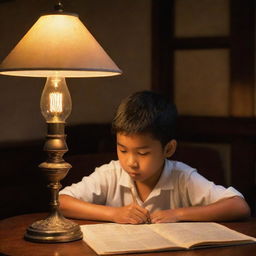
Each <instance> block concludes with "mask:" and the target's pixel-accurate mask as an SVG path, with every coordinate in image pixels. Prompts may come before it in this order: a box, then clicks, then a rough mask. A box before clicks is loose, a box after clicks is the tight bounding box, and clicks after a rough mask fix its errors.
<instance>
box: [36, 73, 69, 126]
mask: <svg viewBox="0 0 256 256" xmlns="http://www.w3.org/2000/svg"><path fill="white" fill-rule="evenodd" d="M40 108H41V112H42V115H43V116H44V118H45V120H46V122H47V123H65V120H66V119H67V117H68V116H69V115H70V113H71V109H72V102H71V97H70V94H69V91H68V87H67V84H66V81H65V78H63V77H48V78H47V81H46V84H45V86H44V90H43V93H42V96H41V102H40Z"/></svg>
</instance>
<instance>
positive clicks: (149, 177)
mask: <svg viewBox="0 0 256 256" xmlns="http://www.w3.org/2000/svg"><path fill="white" fill-rule="evenodd" d="M116 137H117V155H118V158H119V161H120V164H121V166H122V168H123V169H124V170H125V171H126V172H127V173H128V174H129V175H130V177H131V178H132V179H133V180H134V181H135V182H141V183H145V184H148V185H152V186H155V184H156V183H157V181H158V179H159V177H160V175H161V173H162V170H163V167H164V160H165V158H166V157H169V156H170V155H169V153H168V152H169V151H168V149H167V146H166V147H165V148H163V146H162V144H161V143H160V141H158V140H156V139H154V138H153V137H152V136H151V135H150V134H148V133H146V134H128V135H127V134H123V133H117V135H116ZM167 145H168V144H167Z"/></svg>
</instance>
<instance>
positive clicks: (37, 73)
mask: <svg viewBox="0 0 256 256" xmlns="http://www.w3.org/2000/svg"><path fill="white" fill-rule="evenodd" d="M0 73H1V74H3V75H10V76H28V77H46V78H47V80H46V84H45V87H44V89H43V93H42V96H41V102H40V107H41V112H42V115H43V116H44V118H45V120H46V123H47V128H48V132H47V136H46V142H45V145H44V151H46V152H47V154H48V158H47V160H46V161H45V162H43V163H41V164H40V165H39V167H40V169H41V170H42V171H43V173H44V174H45V176H46V177H47V180H48V183H49V185H48V187H49V189H50V194H51V199H50V214H49V216H48V217H47V218H46V219H43V220H39V221H36V222H34V223H33V224H31V225H30V226H29V227H28V228H27V230H26V233H25V238H26V239H28V240H30V241H33V242H48V243H54V242H70V241H74V240H78V239H81V238H82V232H81V230H80V227H79V225H77V224H75V223H74V222H72V221H70V220H68V219H66V218H64V217H63V216H62V214H61V213H60V211H59V201H58V192H59V189H60V188H61V185H60V180H61V179H63V178H64V177H65V176H66V174H67V173H68V171H69V169H70V168H71V165H70V164H69V163H67V162H65V161H64V159H63V155H64V154H65V153H66V152H67V151H68V148H67V145H66V139H65V136H66V135H65V120H66V118H67V117H68V116H69V114H70V112H71V108H72V101H71V97H70V94H69V91H68V87H67V85H66V82H65V77H101V76H114V75H118V74H121V70H120V69H119V68H118V67H117V66H116V64H115V63H114V62H113V61H112V60H111V59H110V57H109V56H108V55H107V54H106V52H105V51H104V50H103V49H102V47H101V46H100V45H99V44H98V42H97V41H96V40H95V38H94V37H93V36H92V35H91V34H90V32H89V31H88V30H87V29H86V27H85V26H84V25H83V23H82V22H81V21H80V20H79V18H78V15H77V14H73V13H66V12H64V11H63V7H62V4H61V3H59V4H57V5H56V7H55V11H54V12H52V13H48V14H45V15H42V16H41V17H40V18H39V19H38V20H37V21H36V23H35V24H34V25H33V26H32V27H31V28H30V30H29V31H28V32H27V33H26V34H25V36H24V37H23V38H22V39H21V40H20V41H19V42H18V44H17V45H16V46H15V47H14V49H13V50H12V51H11V52H10V54H9V55H8V56H7V57H6V58H5V59H4V60H3V62H2V63H1V65H0Z"/></svg>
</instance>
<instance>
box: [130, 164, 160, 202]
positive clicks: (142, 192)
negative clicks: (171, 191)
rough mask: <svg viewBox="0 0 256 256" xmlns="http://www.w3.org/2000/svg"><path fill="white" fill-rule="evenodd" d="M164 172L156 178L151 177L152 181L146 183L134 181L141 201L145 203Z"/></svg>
mask: <svg viewBox="0 0 256 256" xmlns="http://www.w3.org/2000/svg"><path fill="white" fill-rule="evenodd" d="M162 172H163V169H162V171H161V172H160V173H159V174H158V175H157V176H154V177H151V179H148V180H146V181H134V184H135V187H136V189H137V193H138V195H139V197H140V199H141V200H142V201H143V202H144V201H146V199H147V198H148V196H149V195H150V193H151V192H152V190H153V189H154V187H155V186H156V184H157V182H158V181H159V179H160V177H161V175H162Z"/></svg>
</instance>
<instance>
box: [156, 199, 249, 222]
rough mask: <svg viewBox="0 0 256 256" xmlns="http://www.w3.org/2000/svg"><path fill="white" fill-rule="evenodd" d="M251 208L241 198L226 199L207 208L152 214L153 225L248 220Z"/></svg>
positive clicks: (179, 209) (187, 208) (197, 207)
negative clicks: (178, 222) (179, 222)
mask: <svg viewBox="0 0 256 256" xmlns="http://www.w3.org/2000/svg"><path fill="white" fill-rule="evenodd" d="M249 216H250V208H249V206H248V204H247V203H246V201H245V200H244V199H243V198H242V197H239V196H234V197H231V198H225V199H222V200H219V201H217V202H215V203H212V204H209V205H207V206H194V207H186V208H177V209H173V210H165V211H157V212H154V213H153V214H151V222H152V223H160V222H177V221H233V220H239V219H244V218H248V217H249Z"/></svg>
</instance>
